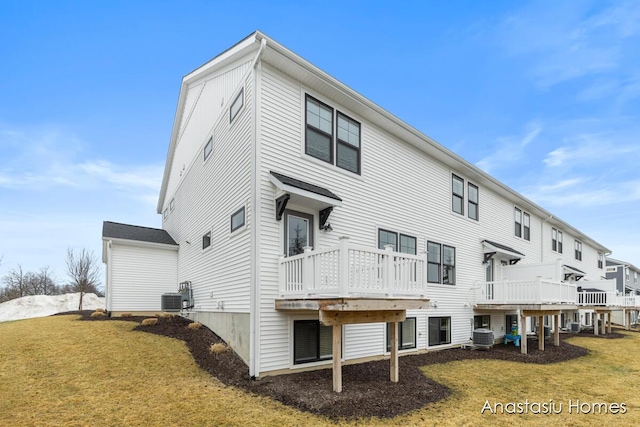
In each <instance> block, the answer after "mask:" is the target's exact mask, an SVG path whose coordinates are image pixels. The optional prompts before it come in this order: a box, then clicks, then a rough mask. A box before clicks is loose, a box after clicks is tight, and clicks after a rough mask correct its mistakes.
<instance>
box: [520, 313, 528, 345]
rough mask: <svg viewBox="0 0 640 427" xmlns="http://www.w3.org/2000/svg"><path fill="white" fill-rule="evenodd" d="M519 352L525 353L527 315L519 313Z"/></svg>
mask: <svg viewBox="0 0 640 427" xmlns="http://www.w3.org/2000/svg"><path fill="white" fill-rule="evenodd" d="M519 332H520V353H522V354H527V316H525V315H524V312H521V313H520V330H519Z"/></svg>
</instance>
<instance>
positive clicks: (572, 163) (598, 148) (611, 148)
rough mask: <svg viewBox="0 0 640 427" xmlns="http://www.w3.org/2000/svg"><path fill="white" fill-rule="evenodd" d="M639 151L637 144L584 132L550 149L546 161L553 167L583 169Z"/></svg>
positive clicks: (635, 153)
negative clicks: (625, 143) (614, 140)
mask: <svg viewBox="0 0 640 427" xmlns="http://www.w3.org/2000/svg"><path fill="white" fill-rule="evenodd" d="M639 151H640V147H638V146H637V145H622V144H619V143H614V142H612V141H611V140H609V139H608V138H607V137H606V136H603V135H597V134H582V135H578V136H576V137H573V138H570V140H569V141H568V144H567V145H563V146H562V147H558V148H556V149H554V150H552V151H550V152H549V153H548V154H547V156H546V158H545V159H544V163H545V164H546V165H547V166H548V167H551V168H555V167H569V168H577V169H581V168H584V167H585V166H587V167H591V166H592V165H593V164H596V163H598V164H600V163H606V162H611V161H614V162H615V161H616V159H619V158H620V157H621V156H628V155H637V153H638V152H639Z"/></svg>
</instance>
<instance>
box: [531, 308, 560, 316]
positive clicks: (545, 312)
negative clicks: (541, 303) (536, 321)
mask: <svg viewBox="0 0 640 427" xmlns="http://www.w3.org/2000/svg"><path fill="white" fill-rule="evenodd" d="M522 311H523V313H524V315H525V316H533V317H536V316H555V315H556V314H560V313H561V311H562V310H522Z"/></svg>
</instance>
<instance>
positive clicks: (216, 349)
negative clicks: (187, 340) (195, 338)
mask: <svg viewBox="0 0 640 427" xmlns="http://www.w3.org/2000/svg"><path fill="white" fill-rule="evenodd" d="M227 350H229V347H227V345H226V344H225V343H223V342H217V343H215V344H211V347H209V351H210V352H211V353H213V354H222V353H224V352H225V351H227Z"/></svg>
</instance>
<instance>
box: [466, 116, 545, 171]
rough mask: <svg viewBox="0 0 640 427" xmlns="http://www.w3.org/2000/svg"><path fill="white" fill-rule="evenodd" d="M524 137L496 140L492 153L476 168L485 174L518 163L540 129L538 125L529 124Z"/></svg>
mask: <svg viewBox="0 0 640 427" xmlns="http://www.w3.org/2000/svg"><path fill="white" fill-rule="evenodd" d="M527 128H528V130H527V131H526V132H525V134H524V135H522V136H519V137H516V136H507V137H500V138H498V139H497V140H496V144H495V148H494V151H493V152H492V153H491V154H489V155H488V156H485V157H483V158H482V159H480V160H479V161H478V162H476V166H477V167H479V168H480V169H482V170H484V171H485V172H487V173H492V172H493V171H495V170H496V169H501V168H507V167H510V166H514V165H515V164H517V163H519V162H520V161H521V160H522V159H523V157H524V154H525V148H526V147H527V146H528V145H529V144H531V142H533V141H534V140H535V139H536V138H537V137H538V135H539V134H540V132H541V131H542V127H541V126H540V125H539V124H538V123H530V124H529V125H528V126H527Z"/></svg>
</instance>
